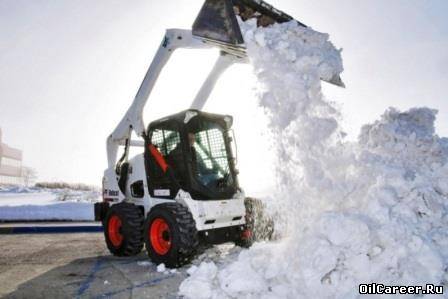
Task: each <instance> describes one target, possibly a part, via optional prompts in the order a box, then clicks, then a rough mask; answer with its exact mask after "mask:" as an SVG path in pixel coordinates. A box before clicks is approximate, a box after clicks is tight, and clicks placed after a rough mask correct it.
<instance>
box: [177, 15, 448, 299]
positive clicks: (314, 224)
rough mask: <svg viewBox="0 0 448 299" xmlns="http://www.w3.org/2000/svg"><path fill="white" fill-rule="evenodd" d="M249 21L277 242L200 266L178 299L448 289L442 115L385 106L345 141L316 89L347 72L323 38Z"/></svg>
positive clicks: (447, 167)
mask: <svg viewBox="0 0 448 299" xmlns="http://www.w3.org/2000/svg"><path fill="white" fill-rule="evenodd" d="M242 25H243V31H244V32H245V34H244V35H245V41H246V44H247V47H248V55H249V57H250V59H251V62H252V64H253V67H254V70H255V73H256V75H257V77H258V80H259V82H260V84H261V88H260V89H261V90H260V102H259V104H260V105H261V106H262V107H264V108H265V110H266V113H267V115H268V116H269V120H270V129H271V130H272V133H273V134H272V135H273V138H274V140H273V141H274V144H275V150H276V154H277V157H278V159H279V163H278V168H277V169H276V171H277V177H278V189H279V190H278V191H277V193H273V194H280V195H278V196H276V197H275V198H271V199H269V200H268V201H266V203H267V204H270V209H271V210H274V211H275V212H276V214H277V215H281V216H282V217H279V218H278V219H276V229H277V232H278V231H280V232H281V233H282V236H281V237H282V238H281V240H279V241H277V242H272V243H263V244H256V245H255V246H253V247H252V248H250V249H249V250H244V251H242V252H241V253H240V255H239V257H238V259H237V260H235V261H233V262H230V263H226V264H224V265H221V266H219V267H218V269H216V268H215V267H216V265H210V264H201V265H200V266H199V268H198V270H196V271H192V273H190V274H191V276H190V277H189V278H188V279H187V280H185V281H184V282H183V283H182V285H181V287H180V292H179V293H180V294H181V295H184V296H185V297H187V298H197V297H198V294H200V293H201V291H200V289H199V287H203V288H205V289H206V290H207V292H205V293H204V294H201V296H202V295H203V296H204V298H356V297H359V293H358V284H359V283H371V282H376V283H384V284H388V285H414V284H417V285H424V284H426V283H433V284H436V285H440V284H443V283H445V282H446V281H447V279H448V275H447V272H446V269H447V267H448V201H447V197H448V180H447V178H448V163H447V160H448V140H447V139H446V138H439V137H438V136H437V135H435V133H434V120H435V115H436V111H434V110H431V109H428V108H414V109H410V110H409V111H406V112H400V111H397V110H396V109H389V110H388V111H386V112H385V114H384V115H383V116H382V117H381V119H380V120H378V121H376V122H375V123H373V124H370V125H366V126H364V127H363V128H362V130H361V134H360V136H359V139H358V142H356V143H348V142H345V141H344V140H343V136H344V134H343V132H342V131H341V130H340V127H339V121H338V120H339V118H340V115H339V113H338V110H337V109H336V108H335V107H334V106H333V105H332V104H331V103H329V102H328V101H327V100H326V99H325V98H324V97H323V95H322V93H321V82H320V80H319V78H330V77H332V76H333V75H335V74H338V73H340V72H341V71H342V62H341V59H340V55H339V51H337V50H336V49H335V48H334V47H333V46H332V44H331V43H330V42H329V41H328V36H327V35H325V34H321V33H318V32H315V31H313V30H311V29H308V28H303V27H300V26H298V25H297V24H295V23H294V22H290V23H284V24H276V25H273V26H270V27H268V28H256V27H255V25H254V21H250V22H246V23H244V24H242ZM201 269H202V270H201ZM210 269H212V270H213V271H212V270H210ZM199 270H201V271H199ZM204 273H205V274H204ZM195 290H196V291H195Z"/></svg>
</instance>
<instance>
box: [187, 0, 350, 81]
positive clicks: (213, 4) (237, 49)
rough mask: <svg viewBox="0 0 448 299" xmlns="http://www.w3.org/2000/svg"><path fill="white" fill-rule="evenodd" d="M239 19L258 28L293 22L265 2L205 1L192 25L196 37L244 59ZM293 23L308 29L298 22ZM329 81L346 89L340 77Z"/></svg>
mask: <svg viewBox="0 0 448 299" xmlns="http://www.w3.org/2000/svg"><path fill="white" fill-rule="evenodd" d="M236 16H239V17H241V19H242V20H243V21H246V20H248V19H252V18H256V19H257V25H258V26H259V27H260V26H261V27H267V26H269V25H272V24H274V23H284V22H289V21H291V20H294V18H293V17H291V16H289V15H288V14H286V13H284V12H282V11H281V10H278V9H276V8H275V7H273V6H272V5H270V4H268V3H266V2H264V1H262V0H206V1H205V3H204V5H203V6H202V8H201V11H200V12H199V14H198V16H197V17H196V20H195V21H194V23H193V30H192V32H193V35H194V36H196V37H199V38H201V39H202V40H204V41H205V42H208V43H211V44H213V45H216V46H218V47H219V48H221V50H223V51H224V52H228V53H230V54H233V55H236V56H240V57H245V56H246V54H245V52H246V46H245V44H244V39H243V35H242V33H241V29H240V26H239V25H238V21H237V18H236ZM294 21H295V22H297V24H298V25H300V26H303V27H307V26H306V25H305V24H303V23H301V22H299V21H297V20H294ZM327 82H329V83H331V84H334V85H337V86H340V87H345V85H344V83H343V82H342V80H341V78H340V77H339V76H335V77H333V78H332V79H331V80H328V81H327Z"/></svg>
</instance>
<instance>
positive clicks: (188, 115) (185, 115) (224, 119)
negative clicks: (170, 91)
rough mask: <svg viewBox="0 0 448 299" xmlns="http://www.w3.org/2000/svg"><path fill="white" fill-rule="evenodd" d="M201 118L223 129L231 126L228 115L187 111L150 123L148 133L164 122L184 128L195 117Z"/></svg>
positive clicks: (231, 122)
mask: <svg viewBox="0 0 448 299" xmlns="http://www.w3.org/2000/svg"><path fill="white" fill-rule="evenodd" d="M197 116H199V117H201V118H202V119H208V120H211V121H214V122H218V123H219V124H220V125H221V126H222V127H223V128H226V129H230V128H231V127H232V124H233V117H232V116H230V115H223V114H214V113H208V112H203V111H200V110H196V109H188V110H184V111H181V112H179V113H176V114H172V115H169V116H166V117H163V118H160V119H157V120H154V121H152V122H151V123H150V124H149V126H148V131H151V129H153V128H155V127H158V126H159V125H161V124H164V123H166V122H171V123H172V122H176V123H178V125H180V126H185V125H186V124H188V123H189V121H190V120H191V119H193V118H195V117H197Z"/></svg>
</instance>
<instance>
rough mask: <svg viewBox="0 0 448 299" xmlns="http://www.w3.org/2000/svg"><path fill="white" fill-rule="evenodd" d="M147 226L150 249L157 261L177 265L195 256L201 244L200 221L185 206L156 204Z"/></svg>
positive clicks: (173, 266) (151, 255)
mask: <svg viewBox="0 0 448 299" xmlns="http://www.w3.org/2000/svg"><path fill="white" fill-rule="evenodd" d="M144 228H145V229H144V237H145V245H146V250H147V251H148V255H149V257H150V259H151V260H152V261H153V262H154V263H156V264H161V263H164V264H165V265H166V266H167V267H169V268H177V267H180V266H182V265H184V264H186V263H188V262H190V261H191V259H192V258H193V257H194V256H195V254H196V250H197V247H198V244H199V241H198V233H197V230H196V223H195V221H194V219H193V216H192V215H191V213H190V211H189V210H188V209H187V208H186V207H184V206H183V205H181V204H179V203H163V204H159V205H157V206H155V207H154V208H153V209H152V210H151V212H150V213H149V215H148V217H147V219H146V221H145V225H144Z"/></svg>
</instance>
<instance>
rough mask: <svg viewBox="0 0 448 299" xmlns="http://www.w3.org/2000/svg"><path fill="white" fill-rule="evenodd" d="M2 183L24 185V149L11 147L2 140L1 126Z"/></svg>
mask: <svg viewBox="0 0 448 299" xmlns="http://www.w3.org/2000/svg"><path fill="white" fill-rule="evenodd" d="M0 184H7V185H23V184H24V177H23V168H22V151H21V150H19V149H16V148H12V147H9V146H8V145H6V144H5V143H3V140H2V130H1V128H0Z"/></svg>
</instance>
